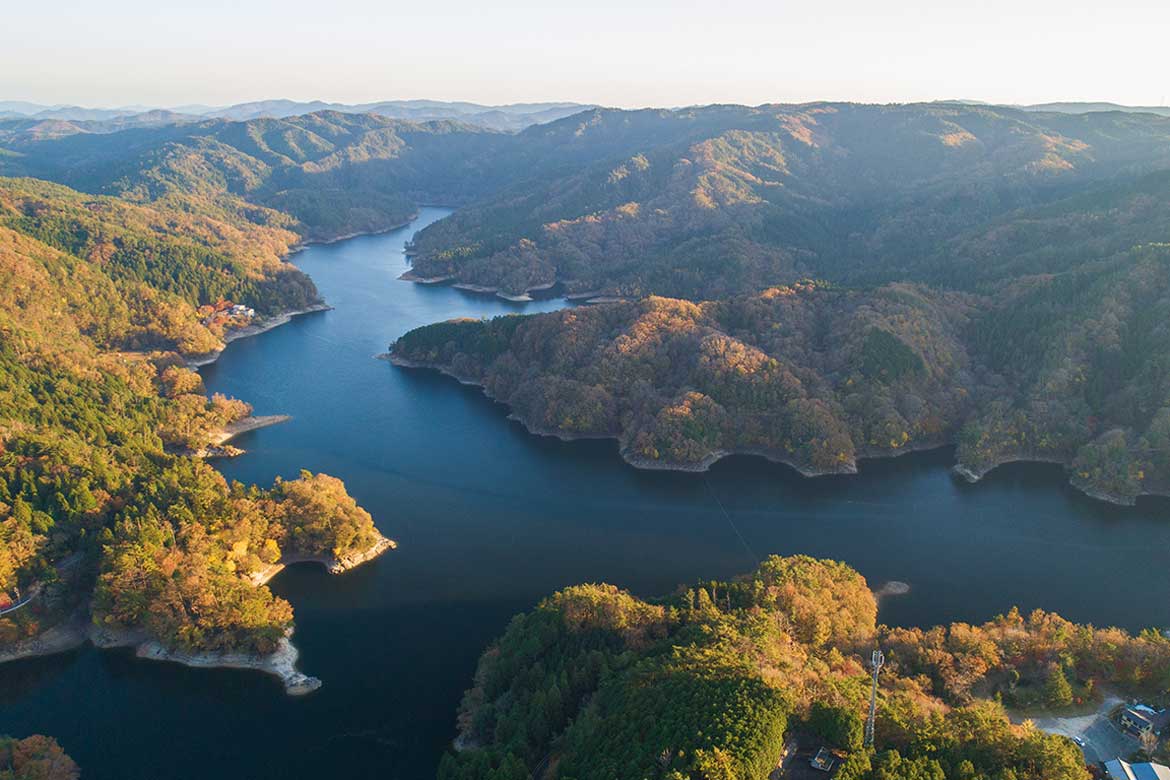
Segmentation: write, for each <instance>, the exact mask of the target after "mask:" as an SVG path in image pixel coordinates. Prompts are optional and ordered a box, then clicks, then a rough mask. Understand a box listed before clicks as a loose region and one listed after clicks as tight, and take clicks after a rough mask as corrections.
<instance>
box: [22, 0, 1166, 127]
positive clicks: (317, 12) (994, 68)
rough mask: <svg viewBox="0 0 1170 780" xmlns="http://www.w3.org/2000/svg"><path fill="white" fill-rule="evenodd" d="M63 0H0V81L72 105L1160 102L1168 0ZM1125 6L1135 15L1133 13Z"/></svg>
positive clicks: (26, 95)
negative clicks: (888, 0) (492, 0)
mask: <svg viewBox="0 0 1170 780" xmlns="http://www.w3.org/2000/svg"><path fill="white" fill-rule="evenodd" d="M322 9H323V6H321V5H320V4H318V3H310V2H307V0H291V1H290V2H281V3H278V2H276V0H237V2H232V3H228V2H225V0H209V2H207V3H203V4H201V5H200V6H199V8H198V9H184V8H177V7H161V6H160V5H159V4H155V3H152V2H147V1H146V0H111V2H109V3H105V4H102V5H100V6H95V5H93V4H86V3H80V2H76V0H70V1H68V2H65V3H59V4H51V5H50V4H39V5H24V6H20V7H16V8H13V9H10V10H9V11H8V13H7V14H6V16H7V19H6V21H7V22H8V23H7V24H6V26H5V29H4V30H3V31H0V96H2V99H4V100H13V101H16V100H22V101H29V102H36V103H42V104H46V105H55V104H68V105H81V106H87V107H123V106H130V105H148V106H160V107H168V108H170V107H175V106H182V105H187V104H202V105H208V106H226V105H232V104H236V103H241V102H250V101H255V100H269V99H290V100H296V101H310V100H318V99H319V100H326V101H329V102H339V103H365V102H373V101H379V100H390V99H398V100H410V99H431V100H464V101H469V102H475V103H482V104H492V105H494V104H504V103H519V102H577V103H594V104H602V105H608V106H615V107H622V108H633V107H643V106H654V107H669V106H684V105H703V104H710V103H739V104H745V105H759V104H761V103H800V102H809V101H816V100H834V101H835V100H849V101H856V102H863V103H891V102H924V101H933V100H948V99H966V100H978V101H982V102H987V103H995V104H1032V103H1046V102H1063V101H1078V102H1081V101H1083V102H1114V103H1120V104H1125V105H1138V106H1143V105H1145V106H1153V105H1164V104H1165V102H1166V97H1167V94H1168V93H1170V90H1168V89H1167V88H1166V86H1165V84H1164V80H1163V79H1162V75H1161V74H1162V72H1163V71H1164V63H1163V61H1162V60H1163V55H1162V51H1163V47H1162V41H1161V37H1162V35H1163V32H1164V30H1166V29H1168V28H1170V4H1159V3H1155V2H1150V1H1149V0H1119V1H1118V2H1117V3H1114V4H1113V5H1112V6H1110V7H1109V8H1108V9H1106V8H1102V7H1100V6H1099V5H1098V4H1096V3H1091V2H1088V0H1066V1H1065V2H1060V1H1059V0H1014V1H1012V0H989V1H988V2H987V3H985V4H984V5H983V7H981V8H980V9H979V11H978V13H975V12H972V11H970V10H969V6H966V5H957V6H956V7H943V4H940V3H937V2H931V1H930V0H900V1H899V2H896V3H894V4H888V5H885V6H882V7H880V8H878V7H875V6H874V5H873V4H872V3H866V2H863V0H838V2H835V3H832V4H831V5H830V6H829V7H817V8H813V7H811V6H806V5H804V4H796V3H792V2H783V1H781V2H763V0H732V2H730V3H728V4H724V5H723V6H721V7H720V8H719V9H718V12H715V11H713V10H712V9H711V8H710V7H709V6H708V5H705V4H700V3H698V2H695V0H680V2H670V3H668V2H664V1H663V0H652V2H643V3H638V4H629V3H619V2H616V1H615V0H599V1H598V2H595V3H592V4H590V6H589V8H588V10H583V9H581V8H579V7H578V6H575V5H569V4H560V5H554V4H549V3H538V2H534V0H510V2H504V3H500V4H494V5H492V6H490V7H488V6H482V5H480V4H477V3H472V2H469V0H450V2H448V3H446V4H442V5H439V4H435V5H428V6H417V5H405V4H399V5H394V4H390V5H385V4H377V3H374V2H373V0H339V2H337V3H335V4H333V6H331V7H330V9H329V10H330V13H329V14H328V15H324V14H323V13H322ZM1135 21H1138V22H1140V23H1135Z"/></svg>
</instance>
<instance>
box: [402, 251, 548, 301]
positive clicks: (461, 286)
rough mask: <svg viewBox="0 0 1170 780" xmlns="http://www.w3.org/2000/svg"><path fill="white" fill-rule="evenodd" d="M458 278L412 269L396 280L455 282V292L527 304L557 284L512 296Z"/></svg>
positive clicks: (428, 282) (497, 289) (528, 289)
mask: <svg viewBox="0 0 1170 780" xmlns="http://www.w3.org/2000/svg"><path fill="white" fill-rule="evenodd" d="M407 257H410V254H409V253H407ZM458 278H459V277H458V276H457V275H456V274H439V275H438V276H420V275H418V274H417V273H415V271H414V268H413V267H412V268H409V269H407V270H406V271H404V272H403V273H401V274H399V276H398V279H399V280H400V281H403V282H413V283H414V284H445V283H447V282H455V284H453V285H451V286H452V287H454V288H455V289H456V290H462V291H463V292H469V293H476V294H478V295H494V296H496V297H497V298H502V299H503V300H505V301H511V302H512V303H529V302H531V301H533V300H535V298H533V297H532V293H539V292H544V291H546V290H551V289H552V288H554V287H556V286H557V284H559V282H558V280H556V279H554V280H553V281H551V282H548V283H547V284H537V285H533V286H532V287H528V288H525V290H524V291H523V292H521V293H517V294H515V295H513V294H512V293H506V292H501V291H500V288H499V287H490V286H487V285H482V284H472V283H471V282H458V281H455V280H456V279H458ZM563 297H564V298H565V300H570V298H569V296H568V295H566V296H563Z"/></svg>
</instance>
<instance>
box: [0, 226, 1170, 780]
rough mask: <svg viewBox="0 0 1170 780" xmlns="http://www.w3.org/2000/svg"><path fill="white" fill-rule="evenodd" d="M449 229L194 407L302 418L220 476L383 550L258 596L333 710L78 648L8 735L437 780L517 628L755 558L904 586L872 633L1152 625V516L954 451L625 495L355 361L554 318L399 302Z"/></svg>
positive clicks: (764, 471)
mask: <svg viewBox="0 0 1170 780" xmlns="http://www.w3.org/2000/svg"><path fill="white" fill-rule="evenodd" d="M445 213H447V212H444V211H441V210H437V209H428V210H425V211H424V213H423V214H422V215H421V216H420V218H419V221H418V222H416V223H415V224H414V225H412V226H411V227H409V228H406V229H403V230H400V231H397V232H394V233H390V234H386V235H382V236H373V237H364V238H356V239H353V240H350V241H345V242H343V243H339V244H334V245H330V246H319V247H312V248H310V249H308V250H306V251H304V252H303V253H301V254H300V255H298V256H297V257H296V258H295V259H296V262H297V263H298V265H300V266H301V267H302V268H303V269H304V270H306V271H307V272H308V273H309V274H311V275H312V276H313V278H314V279H315V280H316V282H317V284H318V286H319V287H320V289H321V291H322V293H323V294H324V295H325V296H326V298H327V299H328V300H329V302H330V303H331V304H333V306H335V307H336V309H335V310H334V311H330V312H325V313H319V314H311V315H307V316H304V317H300V318H298V319H296V320H294V321H293V322H292V323H291V324H289V325H286V326H284V327H282V328H278V329H276V330H273V331H270V332H269V333H266V334H264V335H261V336H258V337H255V338H252V339H248V340H244V341H239V342H236V343H234V344H232V345H231V346H230V347H229V349H228V350H227V351H226V352H225V353H224V355H223V357H222V358H221V359H220V361H219V362H218V363H217V364H215V365H214V366H209V367H207V368H206V369H204V377H205V380H206V383H207V386H208V389H209V390H211V391H217V392H224V393H228V394H230V395H234V396H238V397H240V398H244V399H246V400H248V401H251V402H252V403H253V404H254V405H255V407H256V411H257V413H258V414H273V413H288V414H291V415H292V416H293V418H294V419H293V420H292V421H291V422H289V423H287V424H284V425H281V426H277V427H274V428H268V429H264V430H260V431H256V432H253V433H251V434H247V435H246V436H244V437H243V438H241V439H240V440H239V441H238V442H237V443H238V444H239V445H240V446H242V447H245V448H246V449H247V450H248V454H247V455H245V456H243V457H241V458H238V459H236V460H233V461H230V462H226V463H223V465H222V468H223V471H224V473H225V474H226V475H227V476H228V477H230V478H233V479H240V480H245V481H252V482H259V483H262V484H268V483H270V482H271V481H272V478H273V477H275V476H276V475H278V474H279V475H282V476H284V477H295V476H296V474H297V472H298V470H299V469H301V468H308V469H312V470H314V471H325V472H328V473H330V474H334V475H336V476H339V477H341V478H343V479H344V480H345V482H346V484H347V485H348V487H349V490H350V492H351V493H352V494H353V495H354V496H355V497H356V498H357V499H358V501H359V502H361V503H362V504H363V505H364V506H365V507H366V508H367V509H369V510H370V512H371V513H372V514H373V516H374V519H375V520H376V521H377V523H378V526H379V528H381V529H382V531H383V532H384V533H386V534H387V535H389V536H391V537H393V538H395V539H397V540H398V541H399V543H400V547H399V549H398V550H397V551H395V552H391V553H388V554H387V555H385V556H383V557H382V558H381V559H379V560H378V561H376V562H374V563H372V564H369V565H367V566H365V567H363V568H361V569H358V570H356V571H353V572H350V573H349V574H346V575H345V576H341V577H330V576H328V575H326V574H325V573H324V572H323V571H322V570H320V569H317V568H313V567H307V566H306V567H294V568H292V569H290V570H287V571H285V572H284V573H283V574H281V575H280V576H279V577H278V578H277V579H276V580H275V581H274V582H273V583H272V587H273V589H274V590H275V591H276V592H277V593H278V594H280V595H282V596H284V597H285V598H287V599H289V600H290V601H291V602H292V604H293V606H294V607H295V608H296V615H297V634H296V638H295V642H296V644H297V645H298V646H299V647H300V648H301V651H302V655H301V668H302V669H303V670H304V671H306V672H307V673H309V674H313V675H316V676H319V677H320V678H322V679H323V680H324V682H325V685H324V687H323V688H322V689H321V690H319V691H317V692H316V693H314V694H312V695H310V696H308V697H305V698H303V699H292V698H289V697H287V696H285V694H284V692H283V690H282V688H281V686H280V685H279V684H278V683H277V681H276V680H275V679H272V678H269V677H267V676H265V675H262V674H258V673H251V672H234V671H216V670H192V669H186V668H184V667H180V666H176V665H171V664H160V663H155V662H148V661H138V660H136V659H134V658H133V657H132V656H131V655H130V654H129V653H127V652H98V651H95V650H93V649H85V650H80V651H77V652H74V653H70V654H66V655H62V656H58V657H55V658H49V659H40V660H35V661H29V662H24V663H19V664H12V665H8V666H0V733H12V734H17V735H25V734H29V733H36V732H40V733H46V734H52V735H55V736H57V737H58V738H59V739H60V741H61V742H62V744H63V745H64V746H65V748H66V749H67V750H68V752H69V753H71V754H72V755H73V756H74V757H75V758H76V759H77V760H78V761H79V762H80V763H81V765H82V767H83V769H84V770H85V773H84V776H85V778H87V780H115V779H117V780H147V779H148V778H149V779H150V780H159V779H161V778H175V780H195V779H196V778H198V779H199V780H205V779H206V778H311V779H312V780H320V779H321V778H328V777H345V778H379V779H380V780H394V779H396V778H410V779H411V780H413V779H414V778H430V777H433V776H434V767H435V765H436V763H437V761H438V757H439V755H440V754H441V752H442V750H443V749H444V746H445V744H446V743H447V741H448V740H450V739H451V737H452V736H453V732H454V716H455V708H456V706H457V704H458V701H459V697H460V695H461V692H462V691H463V689H464V688H465V687H466V686H467V685H468V683H469V681H470V678H471V674H472V671H473V670H474V665H475V661H476V658H477V656H478V655H479V653H480V651H481V650H482V648H483V647H484V645H485V644H486V643H487V642H489V641H490V640H491V639H492V637H494V636H496V635H498V634H499V633H500V632H501V631H502V630H503V629H504V627H505V625H506V624H507V621H508V618H509V617H510V616H511V615H512V614H513V613H515V612H517V611H519V610H522V609H525V608H528V607H529V606H531V605H532V604H533V603H534V602H535V601H536V600H538V599H539V598H540V597H541V596H543V595H545V594H547V593H549V592H550V591H552V590H554V589H556V588H559V587H561V586H564V585H568V584H571V583H576V582H582V581H603V580H604V581H608V582H613V583H616V584H618V585H621V586H624V587H627V588H630V589H632V590H633V591H635V592H637V593H639V594H645V595H653V594H659V593H664V592H667V591H669V590H672V589H673V588H674V586H675V585H676V584H678V583H681V582H689V581H693V580H695V579H698V578H713V577H730V576H732V575H735V574H739V573H742V572H744V571H747V570H749V569H750V568H751V567H752V566H753V565H754V563H755V560H756V558H757V557H762V556H765V555H768V554H770V553H784V554H791V553H798V552H799V553H809V554H812V555H817V556H831V557H834V558H839V559H841V560H844V561H846V562H848V563H849V564H851V565H853V566H854V567H856V568H857V569H859V570H860V571H861V572H862V573H863V574H864V575H865V576H866V577H867V578H869V580H870V582H871V583H873V584H875V585H876V584H880V583H883V582H885V581H887V580H891V579H896V580H904V581H906V582H908V583H910V585H911V592H910V593H909V594H908V595H905V596H899V597H897V598H894V599H890V600H889V601H888V602H886V604H884V606H883V609H882V619H883V620H885V621H886V622H889V623H897V624H922V625H928V624H934V623H938V622H948V621H952V620H967V621H978V620H983V619H986V618H988V617H991V616H993V615H995V614H996V613H999V612H1002V611H1005V610H1007V609H1008V608H1009V607H1011V606H1012V605H1013V604H1019V605H1020V606H1022V607H1023V608H1026V609H1030V608H1033V607H1043V608H1046V609H1052V610H1056V611H1059V612H1061V613H1063V614H1065V615H1066V616H1068V617H1070V618H1073V619H1076V620H1081V621H1091V622H1094V623H1097V624H1118V625H1122V626H1125V627H1128V628H1131V629H1132V628H1140V627H1142V626H1145V625H1148V624H1153V625H1160V626H1165V625H1170V567H1167V565H1166V555H1167V551H1168V550H1170V502H1166V501H1161V500H1148V501H1143V502H1141V503H1140V504H1139V506H1138V507H1137V508H1135V509H1120V508H1115V507H1109V506H1106V505H1103V504H1098V503H1096V502H1093V501H1090V500H1089V499H1086V498H1084V497H1082V496H1080V494H1078V493H1076V492H1075V491H1073V490H1072V489H1070V488H1068V487H1067V486H1065V484H1064V479H1063V475H1062V472H1061V470H1060V469H1059V468H1056V467H1047V466H1010V467H1005V468H1002V469H1000V470H998V471H997V472H995V473H993V474H992V475H991V476H990V477H988V479H986V480H985V481H984V482H983V483H981V484H979V485H977V486H968V485H965V484H961V483H959V482H957V481H955V480H954V479H953V478H952V477H951V476H950V474H949V473H948V466H949V465H950V463H951V453H949V452H945V451H942V452H934V453H925V454H918V455H909V456H906V457H904V458H901V459H899V460H891V461H878V462H872V463H866V464H864V466H863V468H862V473H861V474H860V475H859V476H854V477H828V478H821V479H815V480H807V479H803V478H801V477H800V476H798V475H796V474H795V473H794V472H792V471H791V470H789V469H787V468H785V467H782V466H777V465H773V464H769V463H766V462H764V461H762V460H760V459H754V458H743V457H737V458H730V459H727V460H724V461H722V462H721V463H719V464H717V465H716V466H715V467H714V468H713V469H712V470H711V472H710V473H709V474H707V475H696V474H671V473H658V472H640V471H636V470H634V469H632V468H630V467H628V466H626V465H625V464H624V463H622V461H621V460H620V459H619V458H618V456H617V448H616V445H615V444H614V443H612V442H600V441H591V442H574V443H562V442H559V441H556V440H552V439H543V438H537V437H532V436H529V435H527V434H526V433H524V431H523V429H522V428H521V427H520V426H519V425H518V424H517V423H513V422H509V421H508V420H507V419H505V411H504V409H503V408H502V407H501V406H499V405H496V404H493V403H492V402H490V401H488V400H487V399H485V398H484V397H483V396H482V395H481V394H480V393H479V391H478V390H476V389H474V388H468V387H463V386H461V385H459V384H457V383H455V382H453V381H451V380H448V379H445V378H441V377H439V376H437V375H434V374H431V373H427V372H419V371H407V370H402V369H398V368H395V367H393V366H391V365H390V364H389V363H386V362H384V361H379V360H373V359H372V356H373V355H375V354H377V353H380V352H384V351H385V350H386V347H387V344H388V343H389V342H390V341H391V340H393V339H394V338H395V337H397V336H398V335H400V334H401V333H403V332H405V331H406V330H408V329H410V328H412V327H414V326H416V325H420V324H423V323H427V322H433V321H436V320H441V319H446V318H449V317H455V316H472V317H479V316H491V315H495V314H501V313H504V312H512V311H542V310H548V309H553V308H557V307H559V306H561V305H563V304H561V303H560V302H556V301H545V302H537V303H532V304H528V305H527V306H523V305H513V304H508V303H505V302H503V301H500V300H497V299H494V298H487V297H474V296H471V295H468V294H465V293H461V292H459V291H457V290H455V289H452V288H449V287H422V286H417V285H411V284H409V283H407V282H399V281H396V277H397V276H398V275H399V274H400V273H401V272H402V270H403V269H404V267H405V260H404V258H403V255H402V251H401V250H402V246H403V243H404V242H405V241H406V240H407V239H408V238H409V237H410V236H411V235H412V233H413V232H414V230H416V229H418V228H419V227H421V226H422V225H424V224H427V223H429V222H431V221H434V220H435V219H438V218H440V217H441V216H443V215H444V214H445ZM1135 578H1136V581H1137V582H1140V584H1141V587H1140V588H1135V587H1132V583H1133V582H1134V581H1135Z"/></svg>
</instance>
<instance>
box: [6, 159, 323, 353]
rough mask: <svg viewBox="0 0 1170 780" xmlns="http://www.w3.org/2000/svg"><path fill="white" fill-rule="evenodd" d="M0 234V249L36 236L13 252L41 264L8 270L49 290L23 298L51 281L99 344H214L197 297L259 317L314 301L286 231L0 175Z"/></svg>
mask: <svg viewBox="0 0 1170 780" xmlns="http://www.w3.org/2000/svg"><path fill="white" fill-rule="evenodd" d="M0 230H4V231H5V238H4V241H5V243H6V245H10V244H11V243H12V242H16V241H19V240H20V239H18V238H17V237H16V236H15V235H13V234H20V235H21V236H24V237H27V239H33V240H34V241H35V242H36V244H35V245H33V244H28V242H27V241H26V242H25V246H24V248H22V249H21V250H20V251H14V252H13V257H14V259H13V260H11V263H12V264H14V265H15V264H16V263H17V262H20V261H19V260H18V259H15V258H16V257H17V256H19V255H21V254H22V253H27V252H33V253H34V254H35V255H36V258H37V259H38V260H39V266H40V268H39V269H38V271H33V270H31V269H27V270H26V271H25V272H24V273H22V274H18V275H17V276H15V277H14V278H13V282H14V284H16V285H20V286H23V285H25V284H27V283H31V282H30V280H29V279H27V278H26V277H28V276H30V275H31V274H33V273H39V275H40V276H41V277H42V278H41V279H40V280H39V282H42V283H44V285H45V287H44V289H43V290H42V291H41V292H39V293H37V294H36V295H33V294H31V293H26V295H25V297H26V299H27V300H28V303H29V305H36V302H35V300H34V299H35V298H36V297H37V296H39V295H41V294H50V293H49V286H50V285H51V287H52V294H53V295H56V296H58V297H60V298H63V299H64V300H65V301H66V302H67V305H68V309H69V315H70V318H71V319H72V320H74V321H75V322H76V323H77V324H78V326H79V329H80V331H81V333H82V335H83V336H85V337H86V338H87V339H89V340H90V341H92V342H93V344H94V346H96V347H98V348H101V349H133V350H150V349H176V350H178V351H180V352H185V353H200V352H210V351H212V350H214V349H217V348H219V347H222V345H223V344H222V338H223V335H224V333H223V329H222V326H217V325H214V324H213V325H211V326H208V325H206V324H204V323H203V322H202V321H201V320H200V318H199V316H198V314H197V312H196V309H197V308H198V307H199V306H201V305H205V304H211V303H215V302H216V301H219V300H230V301H232V302H234V303H239V304H243V305H245V306H248V307H250V308H253V309H255V310H256V312H257V313H258V314H259V315H261V316H265V315H273V314H279V313H282V312H286V311H290V310H297V309H301V308H304V307H306V306H308V305H311V304H315V303H319V302H320V298H319V296H318V295H317V290H316V288H315V287H314V286H313V283H312V281H311V280H310V279H309V278H308V277H307V276H305V275H304V274H303V273H301V272H300V271H299V270H297V269H296V268H295V267H294V266H292V265H290V264H289V263H287V262H285V261H284V260H283V259H282V257H283V255H285V254H286V253H287V252H288V249H289V246H290V245H291V244H292V243H293V242H294V241H295V240H296V236H295V235H294V234H293V233H290V232H289V231H287V230H283V229H277V228H267V227H261V226H257V225H252V224H251V223H247V222H243V223H238V224H233V223H231V222H227V221H224V220H221V219H217V218H215V217H211V216H204V215H201V214H198V213H191V212H189V211H187V210H184V209H175V208H167V207H165V206H162V205H155V206H138V205H134V204H131V203H128V202H126V201H123V200H120V199H117V198H111V197H92V196H87V195H84V194H82V193H80V192H76V191H73V190H70V189H68V188H66V187H62V186H59V185H54V184H49V183H48V182H43V181H37V180H34V179H0ZM48 247H52V248H53V249H55V250H57V252H56V253H52V252H47V251H46V249H47V248H48ZM27 259H28V256H27V255H26V259H25V261H24V262H25V264H27ZM11 270H13V272H14V273H15V272H16V269H15V268H13V269H11ZM42 325H43V326H45V327H49V324H48V323H42Z"/></svg>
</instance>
